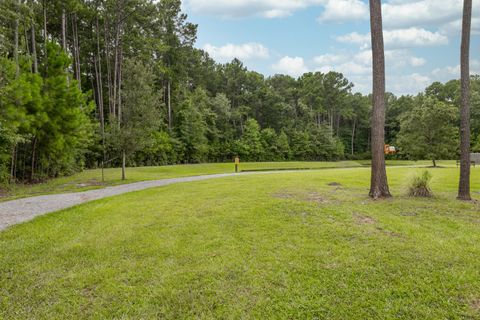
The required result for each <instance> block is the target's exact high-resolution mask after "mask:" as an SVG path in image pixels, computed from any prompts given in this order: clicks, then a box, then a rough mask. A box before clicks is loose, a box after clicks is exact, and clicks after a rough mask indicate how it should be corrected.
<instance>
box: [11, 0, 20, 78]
mask: <svg viewBox="0 0 480 320" xmlns="http://www.w3.org/2000/svg"><path fill="white" fill-rule="evenodd" d="M19 11H20V0H19V1H18V2H17V10H16V15H17V16H16V18H15V27H14V28H15V30H14V40H13V41H14V49H13V57H14V58H13V59H14V60H15V67H16V76H17V78H18V76H19V75H20V64H19V62H18V25H19V15H20V12H19Z"/></svg>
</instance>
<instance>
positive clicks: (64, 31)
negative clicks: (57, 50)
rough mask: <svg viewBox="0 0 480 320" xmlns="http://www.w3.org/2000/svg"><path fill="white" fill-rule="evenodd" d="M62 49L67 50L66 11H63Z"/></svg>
mask: <svg viewBox="0 0 480 320" xmlns="http://www.w3.org/2000/svg"><path fill="white" fill-rule="evenodd" d="M62 48H63V50H67V17H66V14H65V9H62Z"/></svg>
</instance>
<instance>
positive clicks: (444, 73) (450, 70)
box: [432, 59, 480, 81]
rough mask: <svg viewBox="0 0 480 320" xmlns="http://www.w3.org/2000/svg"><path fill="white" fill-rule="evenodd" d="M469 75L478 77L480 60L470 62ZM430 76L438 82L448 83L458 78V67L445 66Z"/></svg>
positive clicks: (435, 70)
mask: <svg viewBox="0 0 480 320" xmlns="http://www.w3.org/2000/svg"><path fill="white" fill-rule="evenodd" d="M470 73H471V74H472V75H473V74H478V75H480V60H476V59H472V60H471V61H470ZM432 75H433V76H434V77H435V78H436V79H437V80H439V81H448V80H451V79H459V78H460V65H456V66H446V67H443V68H437V69H434V70H433V71H432Z"/></svg>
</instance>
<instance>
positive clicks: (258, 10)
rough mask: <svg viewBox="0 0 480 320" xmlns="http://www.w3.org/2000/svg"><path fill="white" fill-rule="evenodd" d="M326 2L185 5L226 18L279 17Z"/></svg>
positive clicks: (250, 0)
mask: <svg viewBox="0 0 480 320" xmlns="http://www.w3.org/2000/svg"><path fill="white" fill-rule="evenodd" d="M325 3H326V0H186V1H185V7H186V8H188V9H189V10H192V11H193V12H196V13H202V14H208V15H213V16H220V17H225V18H242V17H249V16H261V17H265V18H279V17H285V16H289V15H291V14H292V13H293V12H295V11H297V10H301V9H305V8H307V7H309V6H313V5H322V4H325Z"/></svg>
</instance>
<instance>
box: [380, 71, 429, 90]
mask: <svg viewBox="0 0 480 320" xmlns="http://www.w3.org/2000/svg"><path fill="white" fill-rule="evenodd" d="M432 82H433V80H432V79H431V78H430V77H429V76H426V75H421V74H418V73H412V74H408V75H396V74H392V75H390V76H387V79H386V83H387V91H390V92H393V93H395V94H397V95H402V94H412V93H417V92H421V91H423V90H425V88H426V87H428V86H429V85H430V84H431V83H432Z"/></svg>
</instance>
